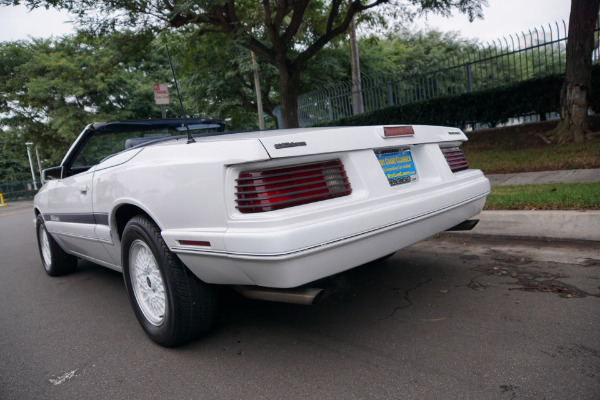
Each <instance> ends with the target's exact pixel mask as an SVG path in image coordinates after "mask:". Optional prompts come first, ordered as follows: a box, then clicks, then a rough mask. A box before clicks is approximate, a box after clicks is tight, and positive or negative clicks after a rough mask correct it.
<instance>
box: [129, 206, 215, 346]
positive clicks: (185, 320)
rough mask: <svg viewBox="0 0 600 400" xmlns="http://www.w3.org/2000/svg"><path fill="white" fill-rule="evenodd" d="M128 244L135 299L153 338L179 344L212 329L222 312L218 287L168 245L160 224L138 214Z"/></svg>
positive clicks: (131, 291)
mask: <svg viewBox="0 0 600 400" xmlns="http://www.w3.org/2000/svg"><path fill="white" fill-rule="evenodd" d="M122 248H123V255H122V257H123V258H122V261H123V277H124V279H125V286H126V288H127V292H128V294H129V300H130V302H131V305H132V307H133V310H134V313H135V315H136V317H137V319H138V321H139V322H140V324H141V325H142V328H143V329H144V330H145V331H146V333H147V334H148V336H149V337H150V338H151V339H152V340H153V341H155V342H156V343H158V344H160V345H163V346H168V347H172V346H177V345H181V344H184V343H186V342H188V341H190V340H192V339H194V338H196V337H198V336H199V335H201V334H202V333H204V332H206V331H207V330H208V329H210V327H211V326H212V324H213V322H214V318H215V313H216V298H215V294H214V290H213V288H212V287H211V286H209V285H208V284H206V283H204V282H202V281H200V280H199V279H198V278H197V277H196V276H195V275H194V274H192V273H191V271H190V270H188V269H187V267H186V266H185V265H183V263H182V262H181V261H180V260H179V258H177V256H176V255H175V254H173V253H172V252H171V251H170V250H169V249H168V247H167V245H166V244H165V242H164V240H163V238H162V236H161V234H160V229H159V228H158V227H157V226H156V224H154V223H153V222H152V221H151V220H149V219H148V218H146V217H144V216H141V215H138V216H136V217H133V218H132V219H131V220H130V221H129V222H128V223H127V225H126V226H125V230H124V232H123V240H122Z"/></svg>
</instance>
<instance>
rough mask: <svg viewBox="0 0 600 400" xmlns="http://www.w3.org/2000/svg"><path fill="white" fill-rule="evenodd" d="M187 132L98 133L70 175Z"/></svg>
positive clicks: (196, 128) (203, 128) (215, 128)
mask: <svg viewBox="0 0 600 400" xmlns="http://www.w3.org/2000/svg"><path fill="white" fill-rule="evenodd" d="M189 128H190V131H191V132H192V133H193V134H196V133H202V134H205V133H211V132H219V131H222V126H221V125H217V124H190V126H189ZM111 129H114V126H111ZM186 131H187V129H186V128H185V126H183V125H182V126H171V127H161V128H158V127H152V126H146V127H143V128H139V127H138V129H131V126H128V127H127V128H126V129H125V130H114V131H98V133H96V134H95V135H92V136H91V137H90V138H89V139H88V140H87V141H86V143H85V144H84V145H83V147H82V148H81V149H80V150H79V152H78V153H77V155H75V158H74V159H73V161H72V162H71V165H70V167H69V168H70V171H69V175H75V174H78V173H81V172H84V171H87V170H88V169H89V168H91V167H92V166H94V165H96V164H98V163H100V162H101V161H102V160H104V159H105V158H107V157H110V156H111V155H113V154H116V153H119V152H121V151H123V150H127V149H129V148H131V147H134V146H137V145H140V144H144V143H147V142H149V141H152V140H156V139H160V138H163V137H170V136H181V135H185V134H186Z"/></svg>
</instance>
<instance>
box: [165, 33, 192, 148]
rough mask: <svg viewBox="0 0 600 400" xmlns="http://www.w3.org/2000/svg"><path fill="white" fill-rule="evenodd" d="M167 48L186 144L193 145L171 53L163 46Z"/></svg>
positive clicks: (167, 46)
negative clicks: (185, 134) (185, 133)
mask: <svg viewBox="0 0 600 400" xmlns="http://www.w3.org/2000/svg"><path fill="white" fill-rule="evenodd" d="M165 47H166V48H167V56H168V57H169V64H170V65H171V72H172V73H173V80H174V81H175V88H176V89H177V98H178V99H179V105H180V106H181V117H182V118H183V122H184V124H185V129H186V130H187V142H188V144H189V143H194V142H196V141H195V140H194V137H193V136H192V134H191V132H190V127H189V125H188V122H187V118H186V116H185V111H184V110H183V102H182V101H181V93H179V85H178V84H177V78H176V77H175V68H173V61H172V60H171V53H170V52H169V45H168V44H165Z"/></svg>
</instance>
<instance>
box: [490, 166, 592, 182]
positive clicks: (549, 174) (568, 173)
mask: <svg viewBox="0 0 600 400" xmlns="http://www.w3.org/2000/svg"><path fill="white" fill-rule="evenodd" d="M486 176H487V177H488V179H489V180H490V183H491V184H492V185H498V186H505V185H524V184H533V183H589V182H600V168H596V169H569V170H563V171H540V172H521V173H518V174H486Z"/></svg>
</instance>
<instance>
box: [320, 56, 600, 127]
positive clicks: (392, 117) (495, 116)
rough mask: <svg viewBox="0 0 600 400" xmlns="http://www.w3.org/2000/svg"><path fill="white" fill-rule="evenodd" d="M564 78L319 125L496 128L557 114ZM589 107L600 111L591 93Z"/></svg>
mask: <svg viewBox="0 0 600 400" xmlns="http://www.w3.org/2000/svg"><path fill="white" fill-rule="evenodd" d="M563 79H564V75H563V74H560V75H552V76H547V77H544V78H536V79H531V80H528V81H524V82H519V83H516V84H513V85H509V86H503V87H498V88H493V89H489V90H485V91H479V92H473V93H464V94H461V95H459V96H452V97H439V98H435V99H431V100H427V101H423V102H419V103H411V104H405V105H401V106H392V107H387V108H383V109H380V110H376V111H371V112H367V113H363V114H360V115H355V116H351V117H347V118H342V119H339V120H336V121H330V122H325V123H321V124H318V126H357V125H388V124H390V125H391V124H414V125H419V124H423V125H445V126H458V127H465V126H466V125H467V124H469V125H473V124H476V123H484V124H489V125H491V126H495V125H497V124H499V123H504V122H507V121H508V120H509V119H510V118H513V117H518V116H521V115H527V114H545V113H549V112H558V111H559V109H560V89H561V87H562V83H563ZM592 87H596V88H600V66H599V65H595V66H593V67H592ZM589 105H590V108H591V109H593V110H594V111H596V112H597V111H600V96H598V95H595V96H594V93H592V95H591V96H590V99H589Z"/></svg>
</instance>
